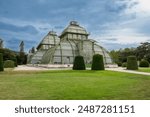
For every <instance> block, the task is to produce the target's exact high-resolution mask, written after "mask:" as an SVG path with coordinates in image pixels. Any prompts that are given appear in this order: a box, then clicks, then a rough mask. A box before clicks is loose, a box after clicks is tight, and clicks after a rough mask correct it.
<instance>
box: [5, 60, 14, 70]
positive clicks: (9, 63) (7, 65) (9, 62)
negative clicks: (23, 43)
mask: <svg viewBox="0 0 150 117" xmlns="http://www.w3.org/2000/svg"><path fill="white" fill-rule="evenodd" d="M14 67H15V62H14V61H12V60H6V61H4V68H14Z"/></svg>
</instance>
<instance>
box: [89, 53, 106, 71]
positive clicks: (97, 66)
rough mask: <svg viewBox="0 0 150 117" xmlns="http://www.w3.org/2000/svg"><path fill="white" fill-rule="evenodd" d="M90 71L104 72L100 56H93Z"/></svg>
mask: <svg viewBox="0 0 150 117" xmlns="http://www.w3.org/2000/svg"><path fill="white" fill-rule="evenodd" d="M91 69H92V70H105V68H104V61H103V56H102V55H100V54H95V55H94V56H93V60H92V67H91Z"/></svg>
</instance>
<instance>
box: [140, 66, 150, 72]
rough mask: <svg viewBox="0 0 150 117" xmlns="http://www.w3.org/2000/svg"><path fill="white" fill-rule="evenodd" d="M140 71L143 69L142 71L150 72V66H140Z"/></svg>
mask: <svg viewBox="0 0 150 117" xmlns="http://www.w3.org/2000/svg"><path fill="white" fill-rule="evenodd" d="M138 71H141V72H150V67H149V68H139V70H138Z"/></svg>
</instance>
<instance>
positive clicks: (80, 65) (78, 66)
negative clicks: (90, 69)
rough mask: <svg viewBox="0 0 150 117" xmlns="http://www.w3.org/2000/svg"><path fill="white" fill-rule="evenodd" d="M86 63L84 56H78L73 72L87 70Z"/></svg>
mask: <svg viewBox="0 0 150 117" xmlns="http://www.w3.org/2000/svg"><path fill="white" fill-rule="evenodd" d="M85 69H86V68H85V62H84V59H83V56H76V57H75V60H74V63H73V70H85Z"/></svg>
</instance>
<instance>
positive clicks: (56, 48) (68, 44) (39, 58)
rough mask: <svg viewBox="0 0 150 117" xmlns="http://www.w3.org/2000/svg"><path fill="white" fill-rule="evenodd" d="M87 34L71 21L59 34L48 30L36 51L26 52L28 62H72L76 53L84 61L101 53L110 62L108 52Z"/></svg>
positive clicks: (105, 60)
mask: <svg viewBox="0 0 150 117" xmlns="http://www.w3.org/2000/svg"><path fill="white" fill-rule="evenodd" d="M88 36H89V33H87V31H86V30H85V28H83V27H81V26H80V25H79V24H78V23H77V22H76V21H71V22H70V24H69V26H68V27H67V28H66V29H64V31H63V32H62V34H61V35H60V36H57V34H56V33H55V32H54V31H50V32H49V33H48V34H47V35H46V36H45V37H44V38H43V40H42V41H41V42H40V43H39V45H38V46H37V51H36V52H35V53H32V52H30V53H29V54H28V63H32V64H35V63H41V64H73V61H74V58H75V56H77V55H81V56H83V57H84V60H85V63H91V62H92V57H93V55H94V54H101V55H103V58H104V63H105V64H111V63H112V60H111V57H110V55H109V52H108V51H107V50H106V49H105V48H103V47H102V46H101V45H99V44H98V43H97V42H96V41H95V40H93V39H89V38H88Z"/></svg>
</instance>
